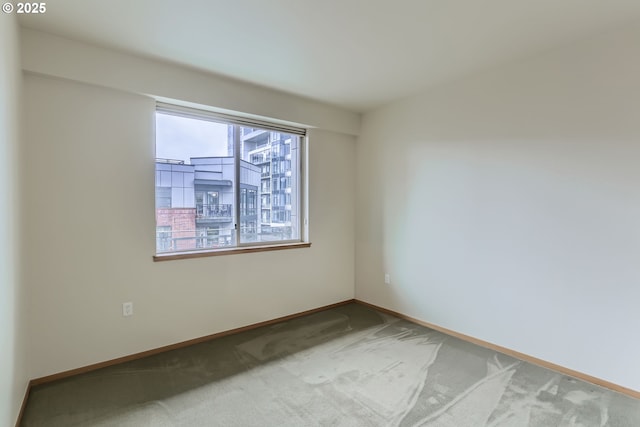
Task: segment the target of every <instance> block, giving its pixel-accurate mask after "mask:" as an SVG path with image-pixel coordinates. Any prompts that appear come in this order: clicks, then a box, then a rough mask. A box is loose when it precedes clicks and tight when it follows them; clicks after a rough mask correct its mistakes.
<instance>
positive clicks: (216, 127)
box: [155, 112, 301, 253]
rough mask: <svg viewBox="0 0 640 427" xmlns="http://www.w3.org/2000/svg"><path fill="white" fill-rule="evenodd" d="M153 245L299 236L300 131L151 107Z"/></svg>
mask: <svg viewBox="0 0 640 427" xmlns="http://www.w3.org/2000/svg"><path fill="white" fill-rule="evenodd" d="M156 156H157V158H156V162H155V182H156V189H155V196H156V252H157V253H171V252H180V251H194V250H206V249H216V248H227V247H234V246H242V245H250V244H258V245H260V244H265V243H267V244H268V243H277V242H283V241H296V240H300V238H301V234H300V203H299V201H300V192H299V190H300V188H299V187H300V167H299V166H300V160H299V159H300V137H299V136H298V135H294V134H288V133H282V132H277V131H274V130H269V129H261V128H254V127H244V126H240V125H237V124H230V123H221V122H218V121H212V120H202V119H200V118H192V117H184V116H180V115H172V114H167V113H164V112H157V113H156Z"/></svg>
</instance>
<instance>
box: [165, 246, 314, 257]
mask: <svg viewBox="0 0 640 427" xmlns="http://www.w3.org/2000/svg"><path fill="white" fill-rule="evenodd" d="M309 247H311V242H300V243H286V244H282V245H266V246H248V247H245V246H242V247H236V248H230V249H214V250H210V251H198V252H172V253H168V254H159V255H154V256H153V260H154V261H173V260H177V259H189V258H204V257H210V256H221V255H235V254H250V253H253V252H269V251H282V250H285V249H299V248H309Z"/></svg>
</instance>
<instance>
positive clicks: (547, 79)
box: [356, 26, 640, 390]
mask: <svg viewBox="0 0 640 427" xmlns="http://www.w3.org/2000/svg"><path fill="white" fill-rule="evenodd" d="M639 45H640V30H639V29H638V26H635V27H632V28H625V29H619V30H617V31H615V32H611V33H608V34H603V35H600V36H598V37H594V38H591V39H589V40H584V41H582V42H580V43H574V44H572V45H569V46H564V47H562V48H558V49H556V50H553V51H549V52H546V53H545V54H544V55H540V56H538V57H536V58H532V59H529V60H527V61H523V62H518V63H512V64H508V65H504V66H502V67H500V68H496V69H493V70H489V71H486V72H484V73H483V74H481V75H477V76H475V77H472V78H471V77H470V78H467V79H465V80H461V81H458V82H456V83H455V84H451V85H448V86H446V87H445V86H443V87H440V88H438V89H437V90H432V91H429V92H423V93H420V94H417V95H415V96H413V97H411V98H409V99H405V100H401V101H398V102H396V103H394V104H392V105H389V106H387V107H385V108H382V109H379V110H377V111H375V112H371V113H369V114H366V115H365V116H364V118H363V128H362V131H361V135H360V137H359V139H358V148H357V169H358V172H357V180H358V181H357V191H358V200H357V208H356V215H357V222H356V225H357V231H356V298H359V299H361V300H364V301H367V302H370V303H373V304H377V305H380V306H383V307H386V308H389V309H392V310H396V311H399V312H402V313H405V314H407V315H410V316H413V317H416V318H419V319H422V320H424V321H428V322H431V323H434V324H437V325H440V326H443V327H446V328H449V329H452V330H455V331H458V332H461V333H464V334H467V335H471V336H474V337H477V338H480V339H482V340H485V341H488V342H492V343H495V344H498V345H502V346H504V347H507V348H511V349H514V350H517V351H520V352H523V353H526V354H529V355H532V356H535V357H538V358H541V359H543V360H547V361H550V362H554V363H556V364H559V365H562V366H565V367H568V368H571V369H574V370H577V371H581V372H584V373H587V374H591V375H593V376H596V377H599V378H602V379H605V380H608V381H612V382H614V383H617V384H620V385H623V386H626V387H629V388H632V389H635V390H640V369H638V366H637V364H638V360H640V341H638V340H637V339H636V336H637V330H638V328H639V327H640V310H639V309H638V301H640V268H638V260H639V259H640V189H639V188H640V187H639V186H638V183H639V182H640V167H639V166H638V165H639V162H640V125H639V123H640V79H639V78H638V76H640V56H638V54H637V53H638V51H637V47H638V46H639ZM385 272H387V273H389V274H390V278H391V284H390V285H385V283H384V273H385Z"/></svg>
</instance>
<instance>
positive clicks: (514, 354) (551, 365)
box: [355, 299, 640, 399]
mask: <svg viewBox="0 0 640 427" xmlns="http://www.w3.org/2000/svg"><path fill="white" fill-rule="evenodd" d="M355 302H356V303H357V304H361V305H364V306H366V307H369V308H373V309H374V310H378V311H381V312H383V313H386V314H389V315H391V316H395V317H398V318H400V319H404V320H408V321H409V322H412V323H416V324H418V325H421V326H425V327H427V328H431V329H434V330H436V331H438V332H442V333H443V334H446V335H450V336H452V337H455V338H459V339H461V340H463V341H467V342H470V343H472V344H476V345H479V346H481V347H485V348H488V349H490V350H495V351H498V352H500V353H503V354H506V355H508V356H512V357H515V358H516V359H520V360H523V361H525V362H529V363H532V364H534V365H538V366H542V367H543V368H547V369H551V370H552V371H556V372H558V373H561V374H563V375H568V376H570V377H574V378H577V379H579V380H583V381H586V382H588V383H591V384H596V385H599V386H601V387H604V388H607V389H609V390H613V391H616V392H618V393H622V394H625V395H627V396H630V397H633V398H635V399H640V391H636V390H633V389H630V388H627V387H623V386H621V385H618V384H614V383H612V382H609V381H605V380H603V379H600V378H596V377H593V376H591V375H587V374H585V373H582V372H578V371H574V370H573V369H569V368H565V367H564V366H560V365H556V364H555V363H551V362H547V361H546V360H542V359H538V358H537V357H533V356H529V355H528V354H524V353H520V352H519V351H515V350H511V349H509V348H506V347H502V346H500V345H496V344H492V343H490V342H487V341H483V340H481V339H478V338H474V337H472V336H469V335H465V334H461V333H459V332H456V331H452V330H451V329H447V328H443V327H442V326H439V325H434V324H433V323H429V322H425V321H423V320H420V319H416V318H415V317H411V316H407V315H406V314H402V313H399V312H397V311H393V310H389V309H387V308H384V307H380V306H377V305H375V304H370V303H368V302H364V301H361V300H358V299H356V300H355Z"/></svg>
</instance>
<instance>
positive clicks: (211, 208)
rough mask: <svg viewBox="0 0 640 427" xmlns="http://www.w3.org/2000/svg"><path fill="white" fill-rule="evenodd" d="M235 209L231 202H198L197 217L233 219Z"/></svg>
mask: <svg viewBox="0 0 640 427" xmlns="http://www.w3.org/2000/svg"><path fill="white" fill-rule="evenodd" d="M232 215H233V210H232V209H231V205H230V204H224V205H208V204H202V203H197V204H196V219H231V216H232Z"/></svg>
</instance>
